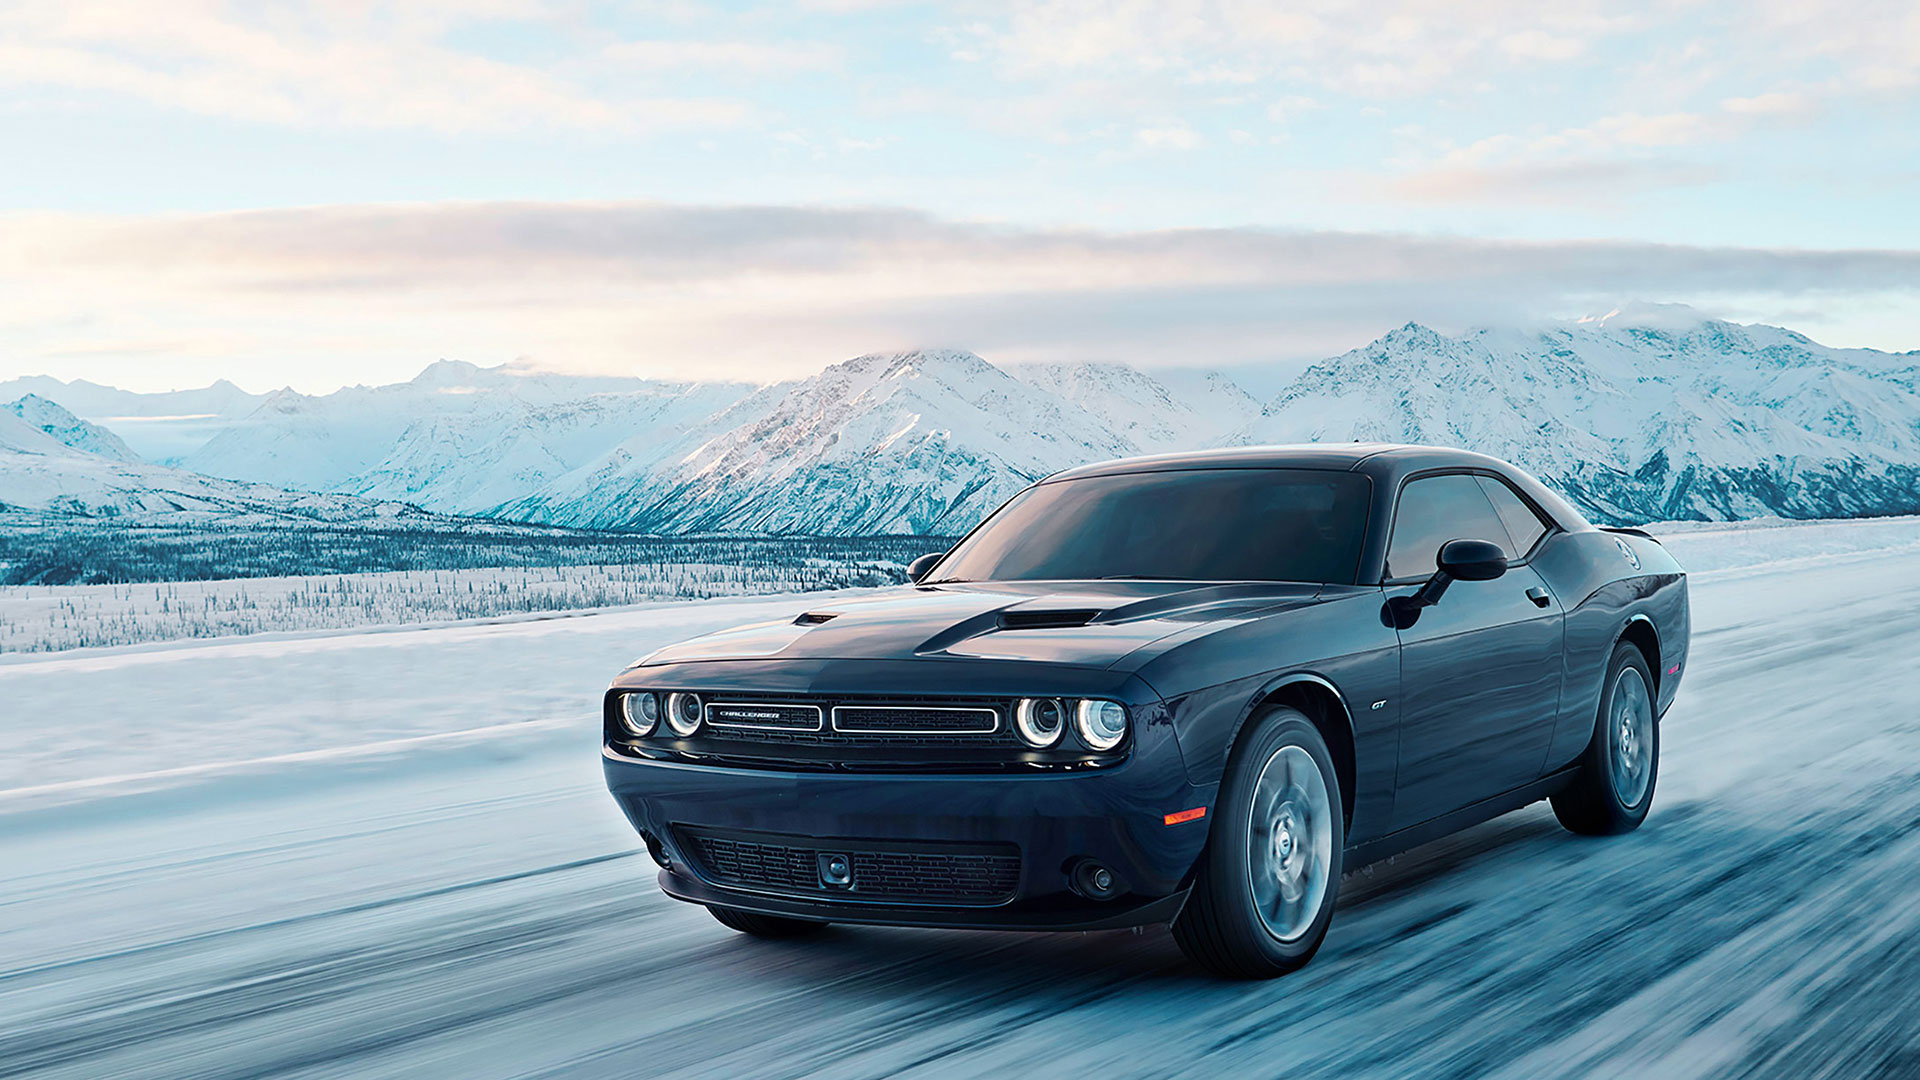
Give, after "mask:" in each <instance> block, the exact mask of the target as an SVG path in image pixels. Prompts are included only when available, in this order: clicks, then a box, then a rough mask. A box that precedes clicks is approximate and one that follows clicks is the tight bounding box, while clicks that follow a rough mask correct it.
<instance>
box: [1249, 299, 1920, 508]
mask: <svg viewBox="0 0 1920 1080" xmlns="http://www.w3.org/2000/svg"><path fill="white" fill-rule="evenodd" d="M1639 314H1641V313H1640V312H1635V311H1631V310H1629V311H1623V312H1615V313H1613V314H1612V315H1610V316H1608V317H1606V318H1604V319H1601V320H1595V321H1592V322H1588V323H1581V324H1570V325H1560V326H1554V327H1550V328H1547V329H1542V330H1536V331H1519V330H1510V329H1482V330H1474V331H1470V332H1468V333H1466V334H1463V335H1460V336H1459V337H1448V336H1445V335H1441V334H1439V333H1436V332H1435V331H1433V330H1430V329H1428V328H1426V327H1423V326H1419V325H1416V324H1411V323H1410V324H1408V325H1406V326H1403V327H1401V328H1400V329H1398V330H1395V331H1393V332H1391V333H1389V334H1387V335H1385V336H1384V337H1381V338H1380V339H1379V340H1377V341H1374V342H1372V343H1371V344H1369V345H1367V346H1365V347H1363V348H1360V349H1355V350H1353V351H1352V352H1349V353H1346V354H1343V355H1341V356H1337V357H1334V358H1332V359H1330V360H1326V361H1323V362H1322V363H1319V364H1316V365H1314V366H1313V367H1312V368H1309V369H1308V370H1307V371H1306V372H1305V373H1304V374H1303V375H1301V376H1300V378H1299V379H1298V380H1296V381H1295V382H1294V384H1293V385H1292V386H1291V387H1289V388H1288V389H1287V390H1286V391H1285V392H1283V393H1282V394H1280V395H1279V396H1278V397H1277V398H1275V399H1274V400H1273V401H1272V402H1270V403H1269V404H1268V405H1267V407H1266V408H1265V409H1264V410H1263V411H1262V414H1261V416H1260V417H1259V418H1258V419H1257V420H1255V421H1253V422H1252V423H1251V424H1248V425H1247V426H1245V427H1243V428H1241V429H1240V430H1238V431H1236V432H1234V433H1233V434H1232V435H1230V436H1229V437H1228V439H1227V440H1226V441H1227V442H1229V443H1231V444H1236V445H1254V444H1261V443H1270V442H1301V441H1315V442H1317V441H1336V442H1345V441H1353V440H1367V441H1373V440H1380V441H1388V442H1416V443H1439V444H1445V445H1451V446H1462V447H1466V448H1468V449H1472V450H1478V451H1481V452H1483V453H1488V454H1492V455H1494V456H1496V457H1502V458H1506V459H1507V460H1509V461H1512V462H1514V463H1515V464H1517V465H1520V466H1522V467H1523V468H1526V469H1529V470H1530V471H1532V472H1534V473H1536V474H1537V475H1539V476H1541V477H1542V478H1543V479H1546V480H1547V481H1548V482H1549V483H1551V484H1553V485H1554V486H1555V487H1556V488H1558V489H1559V490H1560V491H1562V492H1563V493H1564V494H1566V495H1567V496H1568V498H1569V499H1571V500H1572V501H1573V502H1574V503H1575V504H1576V505H1578V506H1580V507H1581V508H1582V509H1583V510H1585V511H1586V512H1587V513H1588V514H1589V515H1591V516H1593V517H1594V518H1596V519H1598V520H1601V521H1646V520H1660V519H1673V518H1709V519H1724V518H1744V517H1754V516H1758V515H1763V514H1779V515H1782V516H1786V517H1820V516H1846V515H1850V514H1861V513H1888V512H1901V511H1905V512H1911V511H1913V510H1920V396H1916V394H1915V392H1914V388H1913V384H1912V377H1911V372H1912V361H1913V359H1914V357H1913V354H1888V353H1880V352H1874V351H1871V350H1843V349H1829V348H1827V347H1825V346H1822V345H1818V344H1816V343H1814V342H1813V341H1810V340H1809V339H1807V338H1806V337H1804V336H1803V335H1800V334H1797V333H1794V332H1792V331H1789V330H1781V329H1778V328H1776V327H1770V326H1742V325H1737V324H1733V323H1727V322H1721V321H1718V320H1710V319H1701V318H1699V317H1697V316H1694V317H1691V318H1687V317H1685V309H1681V310H1680V311H1675V310H1672V309H1671V306H1666V305H1662V306H1661V307H1660V309H1656V310H1653V311H1650V312H1646V313H1645V314H1646V315H1647V316H1648V317H1645V318H1640V317H1636V316H1637V315H1639Z"/></svg>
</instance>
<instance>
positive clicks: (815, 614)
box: [793, 611, 840, 626]
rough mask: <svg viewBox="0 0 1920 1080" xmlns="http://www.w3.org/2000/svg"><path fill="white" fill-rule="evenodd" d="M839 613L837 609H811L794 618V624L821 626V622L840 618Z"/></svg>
mask: <svg viewBox="0 0 1920 1080" xmlns="http://www.w3.org/2000/svg"><path fill="white" fill-rule="evenodd" d="M839 615H840V613H839V612H837V611H809V612H807V613H805V614H803V615H801V616H800V617H799V618H797V619H795V620H793V625H795V626H819V625H820V624H821V623H823V622H826V621H828V620H829V619H835V618H838V617H839Z"/></svg>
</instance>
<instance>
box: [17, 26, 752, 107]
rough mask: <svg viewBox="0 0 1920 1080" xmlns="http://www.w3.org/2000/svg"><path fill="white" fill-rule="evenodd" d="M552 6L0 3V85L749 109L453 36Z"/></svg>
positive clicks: (330, 99) (245, 97)
mask: <svg viewBox="0 0 1920 1080" xmlns="http://www.w3.org/2000/svg"><path fill="white" fill-rule="evenodd" d="M546 17H547V13H546V12H545V11H544V9H543V8H541V7H540V6H538V5H536V4H533V3H522V2H515V0H505V2H497V3H491V4H489V3H475V4H471V5H443V4H435V3H421V4H411V5H403V6H401V7H399V8H394V9H388V8H385V7H380V6H360V5H337V4H327V3H322V2H319V0H307V2H297V3H294V4H291V5H287V6H286V7H284V8H281V7H275V8H266V7H254V6H251V5H232V6H229V5H225V4H221V3H215V2H211V0H178V2H172V3H167V4H151V3H145V2H137V0H136V2H128V0H99V2H93V3H88V4H84V5H69V4H59V3H51V4H48V3H33V2H28V3H22V4H14V5H11V6H6V7H0V85H10V86H14V87H23V88H25V87H40V88H58V89H64V90H80V91H88V92H97V93H105V94H115V95H123V96H127V97H132V98H137V99H140V100H143V101H146V102H149V103H152V104H154V105H158V106H161V107H164V108H171V109H180V110H185V111H188V112H194V113H201V114H204V115H209V116H220V117H229V118H234V119H240V120H248V121H255V122H263V123H273V124H284V125H291V126H331V127H355V128H402V129H404V128H420V129H429V130H434V131H440V132H449V133H465V132H476V131H480V132H488V131H511V130H520V129H526V128H538V127H560V128H571V129H577V130H587V131H607V132H624V133H635V132H647V131H654V130H661V129H666V128H676V127H712V126H717V125H726V124H733V123H738V122H739V121H740V120H741V119H743V117H744V116H745V115H746V112H747V110H746V108H745V107H744V106H743V105H741V104H739V103H735V102H728V101H716V100H707V99H698V98H676V97H673V96H671V95H665V96H662V95H657V94H647V93H639V92H633V91H631V90H629V89H625V88H622V87H619V86H608V87H601V88H593V87H589V86H587V85H584V84H583V83H581V82H580V81H577V80H575V79H570V78H567V77H563V76H562V75H560V74H558V73H556V72H555V71H551V70H547V69H544V68H542V67H539V66H536V65H533V64H527V63H515V62H508V61H505V60H500V59H495V58H492V57H489V56H487V55H483V54H482V53H479V52H476V51H473V50H470V49H461V48H457V47H455V46H453V45H451V44H448V41H449V39H450V38H451V36H452V35H453V32H454V31H456V30H467V29H474V28H476V27H479V28H484V27H486V26H487V25H489V24H492V23H500V22H507V23H513V24H526V23H531V22H537V21H540V20H543V19H545V18H546ZM693 48H694V49H696V50H697V49H699V48H701V46H693ZM705 48H707V49H709V50H712V49H717V48H722V47H721V46H717V45H711V44H709V45H707V46H705ZM738 48H741V49H743V50H748V51H751V49H752V48H753V47H751V46H740V47H738Z"/></svg>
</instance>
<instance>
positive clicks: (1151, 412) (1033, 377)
mask: <svg viewBox="0 0 1920 1080" xmlns="http://www.w3.org/2000/svg"><path fill="white" fill-rule="evenodd" d="M1007 371H1008V373H1009V374H1011V375H1013V376H1014V377H1015V378H1017V379H1020V380H1021V381H1023V382H1026V383H1028V384H1031V385H1033V386H1037V387H1039V388H1040V389H1042V390H1046V391H1048V392H1049V393H1052V394H1053V395H1055V396H1056V397H1059V398H1062V399H1064V400H1066V401H1070V402H1072V403H1073V404H1075V405H1078V406H1080V407H1081V408H1083V409H1085V410H1087V411H1088V412H1090V413H1092V414H1093V415H1094V416H1097V417H1099V418H1100V419H1101V420H1102V421H1104V422H1105V423H1106V424H1107V426H1108V427H1109V428H1111V429H1113V430H1114V431H1115V432H1117V433H1118V434H1120V435H1122V436H1123V437H1125V438H1126V439H1127V441H1128V442H1130V443H1132V444H1133V445H1134V446H1135V447H1136V448H1138V451H1139V452H1142V453H1154V452H1158V451H1161V450H1182V449H1189V448H1192V447H1195V446H1208V445H1211V444H1213V443H1214V442H1217V441H1218V440H1219V439H1220V438H1221V437H1223V436H1225V435H1226V434H1227V433H1228V432H1230V431H1233V430H1234V429H1236V428H1239V427H1241V426H1242V425H1244V424H1246V423H1248V422H1250V421H1251V420H1252V419H1253V418H1254V417H1255V416H1258V415H1259V414H1260V402H1259V401H1257V400H1255V399H1254V397H1253V395H1251V394H1249V393H1247V392H1246V391H1245V390H1242V389H1241V388H1240V387H1239V386H1238V385H1237V384H1235V383H1234V382H1233V380H1231V379H1229V378H1227V377H1226V376H1225V375H1222V374H1220V373H1218V372H1175V373H1172V374H1171V375H1169V376H1166V377H1162V378H1156V377H1154V376H1151V375H1148V374H1147V373H1146V372H1143V371H1139V370H1136V369H1134V368H1130V367H1128V366H1126V365H1125V364H1032V365H1022V366H1019V367H1009V368H1008V369H1007Z"/></svg>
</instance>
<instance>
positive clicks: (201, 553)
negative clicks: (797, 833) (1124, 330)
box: [0, 515, 953, 588]
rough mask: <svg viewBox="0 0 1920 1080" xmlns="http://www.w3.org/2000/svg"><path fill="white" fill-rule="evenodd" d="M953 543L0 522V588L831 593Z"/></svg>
mask: <svg viewBox="0 0 1920 1080" xmlns="http://www.w3.org/2000/svg"><path fill="white" fill-rule="evenodd" d="M444 520H445V519H442V521H444ZM952 542H953V541H952V538H950V537H912V536H883V537H812V536H792V537H657V536H642V535H635V534H628V533H611V532H592V531H585V530H573V529H553V528H530V527H521V526H492V525H477V526H476V527H475V528H472V529H448V528H446V527H445V525H444V524H439V523H436V524H435V525H434V526H430V527H412V526H408V525H404V524H403V525H396V526H382V527H367V526H359V525H333V524H326V523H311V524H309V523H298V522H287V523H275V524H271V525H260V526H246V527H232V526H227V527H221V526H210V525H140V524H121V523H118V522H115V521H112V520H110V519H106V520H103V519H45V518H30V517H26V516H15V515H0V584H6V585H108V584H129V583H140V582H162V581H216V580H222V579H227V578H258V577H281V576H302V575H314V574H361V573H374V572H382V571H430V570H472V569H482V568H492V567H500V568H533V567H564V566H592V565H597V566H630V567H639V568H655V569H657V570H658V571H659V572H660V575H661V576H665V575H666V574H668V573H669V572H671V571H674V570H676V569H683V568H687V567H691V566H700V567H703V568H706V570H707V572H708V573H712V572H713V571H714V569H715V568H724V567H738V568H740V569H741V570H742V571H743V573H744V574H745V575H746V576H748V577H758V576H769V577H772V578H776V579H779V580H782V581H786V582H795V583H799V584H801V585H802V587H806V586H808V585H811V587H814V588H836V587H842V586H845V585H849V584H873V585H878V584H887V583H889V582H897V581H901V580H904V579H905V573H904V567H905V565H906V564H907V563H909V562H911V561H912V560H913V559H915V558H917V557H918V556H920V555H924V554H926V553H927V552H929V551H943V550H945V549H946V548H947V547H949V546H950V545H951V544H952ZM769 571H775V573H772V574H769V573H768V572H769ZM816 578H817V579H818V580H817V581H815V580H814V579H816Z"/></svg>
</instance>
